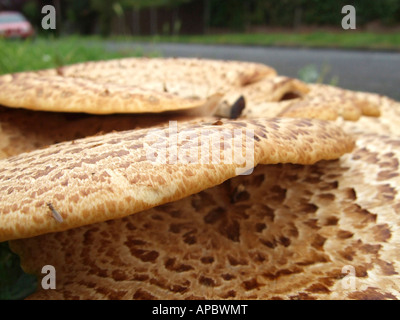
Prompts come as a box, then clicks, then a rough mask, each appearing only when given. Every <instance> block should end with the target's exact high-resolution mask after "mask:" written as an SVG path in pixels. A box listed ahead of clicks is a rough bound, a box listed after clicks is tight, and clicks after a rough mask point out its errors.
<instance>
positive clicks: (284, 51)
mask: <svg viewBox="0 0 400 320" xmlns="http://www.w3.org/2000/svg"><path fill="white" fill-rule="evenodd" d="M107 46H108V47H109V49H111V50H116V49H118V50H120V49H132V48H135V47H140V48H142V49H143V51H144V52H145V53H149V52H159V53H161V54H162V56H164V57H202V58H214V59H229V60H243V61H254V62H261V63H265V64H267V65H270V66H272V67H274V68H275V69H276V70H277V71H278V73H279V74H282V75H286V76H290V77H296V78H299V77H301V78H302V79H305V78H304V77H307V78H310V80H311V81H312V79H313V78H316V77H317V76H318V74H319V75H321V73H322V76H321V77H322V79H323V82H324V83H336V85H338V86H339V87H342V88H347V89H352V90H360V91H369V92H376V93H380V94H383V95H387V96H389V97H391V98H394V99H397V100H400V53H397V52H377V51H349V50H330V49H301V48H274V47H250V46H223V45H197V44H170V43H158V44H150V43H135V44H132V43H114V42H109V43H107ZM324 70H325V71H324Z"/></svg>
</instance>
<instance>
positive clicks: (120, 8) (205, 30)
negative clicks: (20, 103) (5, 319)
mask: <svg viewBox="0 0 400 320" xmlns="http://www.w3.org/2000/svg"><path fill="white" fill-rule="evenodd" d="M48 4H50V5H52V6H54V8H55V10H56V28H55V29H54V30H51V29H50V30H44V29H43V28H42V19H43V18H44V17H45V15H46V14H43V13H42V7H43V6H45V5H48ZM345 5H353V6H354V7H355V9H356V30H343V29H342V27H341V22H342V19H343V17H344V16H345V15H344V14H342V12H341V11H342V7H343V6H345ZM399 52H400V0H379V1H378V0H358V1H350V0H324V1H317V0H280V1H276V0H246V1H244V0H243V1H242V0H109V1H103V0H52V1H44V0H0V74H5V73H12V72H19V71H26V70H37V69H43V68H51V67H57V66H61V65H65V64H71V63H76V62H83V61H89V60H100V59H112V58H122V57H132V56H165V57H170V56H183V57H203V58H215V59H234V60H244V61H254V62H262V63H265V64H267V65H270V66H272V67H274V68H276V69H277V71H278V73H279V74H282V75H286V76H291V77H296V78H300V79H301V80H303V81H306V82H319V83H328V84H331V85H337V86H340V87H343V88H347V89H353V90H361V91H370V92H377V93H380V94H384V95H387V96H389V97H392V98H394V99H397V100H400V90H399V82H400V54H399ZM36 283H37V282H36V279H35V278H34V277H33V276H29V275H26V274H24V273H23V271H22V270H21V269H20V267H19V259H18V257H17V256H16V255H14V254H13V253H12V252H11V251H10V249H9V247H8V245H7V243H0V299H21V298H24V297H26V296H27V295H28V294H29V293H31V292H33V291H34V290H35V286H36Z"/></svg>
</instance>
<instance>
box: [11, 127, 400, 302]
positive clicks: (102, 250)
mask: <svg viewBox="0 0 400 320" xmlns="http://www.w3.org/2000/svg"><path fill="white" fill-rule="evenodd" d="M399 144H400V139H399V138H398V137H393V136H392V137H390V136H387V135H380V134H378V133H372V132H371V133H366V134H364V135H362V136H360V137H359V140H358V142H357V147H356V149H355V150H354V152H353V153H351V154H346V155H344V156H342V157H341V158H340V159H339V160H330V161H320V162H317V163H315V164H314V165H309V166H303V165H293V164H275V165H259V166H257V167H256V168H255V170H254V172H253V173H252V174H251V175H246V176H237V177H235V178H232V179H230V180H227V181H225V182H223V183H222V184H220V185H216V186H214V187H212V188H209V189H206V190H204V191H201V192H199V193H195V194H192V195H190V196H188V197H185V198H183V199H181V200H178V201H175V202H172V203H168V204H164V205H161V206H157V207H154V208H151V209H149V210H146V211H143V212H139V213H136V214H134V215H129V216H127V217H125V218H123V219H116V220H111V221H107V222H102V223H97V224H92V225H88V226H82V227H80V228H76V229H73V230H68V231H65V232H61V233H52V234H46V235H42V236H38V237H35V238H31V239H22V240H14V241H11V242H10V245H11V248H12V249H13V251H15V252H16V253H17V254H18V255H19V256H20V257H21V263H22V266H23V268H24V270H26V271H27V272H29V273H34V274H36V275H37V276H38V277H39V278H40V277H41V276H43V275H41V273H40V271H41V268H42V266H43V264H50V265H52V266H54V267H55V268H56V270H57V288H56V290H43V289H41V288H40V287H39V288H38V291H37V292H36V293H34V294H33V295H31V296H30V297H29V299H296V300H297V299H399V298H400V294H399V292H400V276H399V270H400V256H399V252H400V250H399V240H398V239H399V230H398V225H399V223H400V219H399V215H398V208H399V207H400V196H399V194H398V190H397V186H399V185H400V176H399V175H398V168H397V167H396V163H397V165H398V159H399V158H400V149H399V148H398V146H399ZM372 159H375V160H374V161H372ZM77 207H78V206H77ZM117 210H118V209H117ZM133 212H134V209H132V213H133Z"/></svg>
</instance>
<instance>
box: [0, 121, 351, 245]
mask: <svg viewBox="0 0 400 320" xmlns="http://www.w3.org/2000/svg"><path fill="white" fill-rule="evenodd" d="M234 130H236V132H235V131H234ZM252 134H254V137H253V136H252ZM235 136H236V138H233V137H235ZM205 137H206V138H205ZM237 137H239V139H238V138H237ZM199 138H200V139H203V140H201V141H200V142H199ZM175 146H176V147H175ZM204 146H206V147H204ZM210 146H211V148H210ZM353 147H354V141H353V139H352V138H351V137H350V136H348V135H346V134H345V133H344V132H343V131H342V130H341V129H340V128H339V127H338V126H336V125H335V124H333V123H330V122H325V121H319V120H307V119H283V118H282V119H279V118H276V119H269V120H263V119H260V120H243V121H234V120H223V121H221V120H218V121H217V122H209V123H190V122H189V123H186V124H180V125H179V128H177V131H174V130H173V129H171V127H160V128H157V129H154V128H153V129H140V130H132V131H124V132H117V133H110V134H107V135H103V136H95V137H89V138H84V139H80V140H76V141H70V142H64V143H60V144H56V145H52V146H50V147H48V148H46V149H41V150H36V151H32V152H30V153H23V154H20V155H18V156H15V157H11V158H7V159H3V160H1V161H0V201H1V202H2V203H3V205H2V206H1V208H0V241H5V240H10V239H17V238H23V237H31V236H35V235H39V234H43V233H48V232H54V231H62V230H67V229H70V228H74V227H78V226H82V225H86V224H91V223H95V222H100V221H105V220H109V219H115V218H119V217H123V216H126V215H129V214H132V213H135V212H139V211H142V210H145V209H148V208H151V207H154V206H157V205H160V204H163V203H167V202H172V201H176V200H178V199H181V198H184V197H186V196H189V195H191V194H194V193H198V192H200V191H201V190H204V189H207V188H210V187H213V186H215V185H218V184H220V183H222V182H223V181H225V180H227V179H229V178H232V177H234V176H236V175H238V174H240V173H243V171H245V170H248V169H250V168H252V167H253V166H256V165H257V164H276V163H297V164H313V163H315V162H317V161H319V160H323V159H325V160H329V159H337V158H338V157H340V156H341V155H343V154H344V153H346V152H350V151H351V150H352V149H353ZM163 151H165V152H163ZM226 151H228V152H227V153H226ZM252 153H253V154H252ZM174 154H176V155H177V156H176V157H177V158H174V156H173V155H174ZM229 154H231V156H230V158H229ZM149 157H150V159H149ZM241 157H246V158H247V159H243V161H242V160H241V159H240V158H241ZM175 159H179V161H176V160H175ZM218 159H222V160H221V161H218ZM158 160H160V161H159V162H155V161H158ZM49 204H51V205H52V206H53V207H54V209H55V210H56V211H57V212H58V213H59V215H61V217H62V219H63V222H62V223H60V222H59V221H56V219H53V217H52V210H50V209H51V208H49ZM53 216H54V215H53Z"/></svg>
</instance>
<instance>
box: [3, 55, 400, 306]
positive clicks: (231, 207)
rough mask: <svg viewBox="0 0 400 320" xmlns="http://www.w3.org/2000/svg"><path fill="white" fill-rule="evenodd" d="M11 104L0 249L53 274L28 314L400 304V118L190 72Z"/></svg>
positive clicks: (384, 101) (360, 105)
mask: <svg viewBox="0 0 400 320" xmlns="http://www.w3.org/2000/svg"><path fill="white" fill-rule="evenodd" d="M0 92H1V93H0V104H1V105H2V107H1V109H0V158H2V159H1V160H0V203H1V206H0V241H9V244H10V247H11V248H12V250H13V251H14V252H15V253H17V254H18V255H19V256H20V258H21V265H22V267H23V269H24V270H25V271H26V272H28V273H32V274H35V275H37V277H38V278H39V279H41V278H42V277H43V274H42V273H41V270H42V268H43V266H44V265H51V266H53V267H54V268H55V269H56V270H57V279H56V289H55V290H47V289H46V288H43V286H41V282H40V281H39V287H38V290H37V292H36V293H34V294H33V295H31V296H30V297H28V298H29V299H204V298H205V299H371V298H372V299H398V298H400V295H399V292H400V276H399V273H398V272H400V271H399V270H400V269H399V267H400V257H399V252H400V250H399V246H400V244H399V237H400V230H399V226H400V220H399V211H400V196H399V195H398V190H399V187H400V175H399V172H398V171H399V168H398V166H399V158H400V137H399V130H400V129H399V128H400V127H399V125H398V124H400V109H399V108H400V104H399V103H398V102H395V101H393V100H390V99H388V98H386V97H382V96H378V95H376V94H370V93H362V92H353V91H349V90H345V89H340V88H336V87H332V86H327V85H309V84H305V83H303V82H301V81H300V80H297V79H291V78H288V77H283V76H279V75H277V73H276V71H275V70H274V69H272V68H271V67H269V66H266V65H262V64H256V63H250V62H236V61H216V60H202V59H183V58H179V59H161V58H154V59H148V58H129V59H119V60H111V61H101V62H88V63H81V64H76V65H70V66H64V67H61V68H58V69H48V70H41V71H36V72H23V73H18V74H9V75H4V76H1V77H0ZM357 120H358V121H357Z"/></svg>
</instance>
